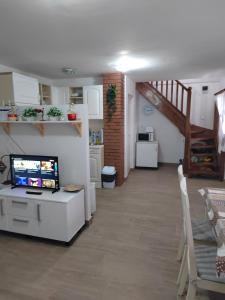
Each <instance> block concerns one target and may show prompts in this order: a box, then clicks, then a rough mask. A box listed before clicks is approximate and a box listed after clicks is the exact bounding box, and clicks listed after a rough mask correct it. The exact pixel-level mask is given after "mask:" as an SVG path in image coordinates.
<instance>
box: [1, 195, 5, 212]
mask: <svg viewBox="0 0 225 300" xmlns="http://www.w3.org/2000/svg"><path fill="white" fill-rule="evenodd" d="M0 201H1V202H0V204H1V205H0V207H1V216H4V215H5V213H4V209H3V199H0Z"/></svg>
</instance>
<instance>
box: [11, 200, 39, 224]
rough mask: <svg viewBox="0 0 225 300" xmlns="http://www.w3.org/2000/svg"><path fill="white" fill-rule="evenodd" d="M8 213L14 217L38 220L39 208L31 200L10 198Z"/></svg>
mask: <svg viewBox="0 0 225 300" xmlns="http://www.w3.org/2000/svg"><path fill="white" fill-rule="evenodd" d="M6 203H7V212H8V214H9V215H12V216H21V217H27V218H34V219H35V218H37V208H36V207H35V203H34V201H33V200H30V199H23V198H20V199H19V198H8V199H7V201H6Z"/></svg>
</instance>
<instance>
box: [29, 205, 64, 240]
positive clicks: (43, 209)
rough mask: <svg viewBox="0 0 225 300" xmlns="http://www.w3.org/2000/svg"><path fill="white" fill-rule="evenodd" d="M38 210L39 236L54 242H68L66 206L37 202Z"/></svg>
mask: <svg viewBox="0 0 225 300" xmlns="http://www.w3.org/2000/svg"><path fill="white" fill-rule="evenodd" d="M35 205H36V209H37V224H38V225H37V227H38V229H37V236H39V237H44V238H48V239H53V240H62V241H63V240H66V236H67V215H66V204H65V203H59V202H48V201H35Z"/></svg>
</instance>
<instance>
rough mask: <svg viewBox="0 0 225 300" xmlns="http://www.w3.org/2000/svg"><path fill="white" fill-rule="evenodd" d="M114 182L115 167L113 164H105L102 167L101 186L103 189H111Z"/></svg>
mask: <svg viewBox="0 0 225 300" xmlns="http://www.w3.org/2000/svg"><path fill="white" fill-rule="evenodd" d="M115 183H116V169H115V167H113V166H105V167H104V168H103V169H102V186H103V188H105V189H113V188H114V187H115Z"/></svg>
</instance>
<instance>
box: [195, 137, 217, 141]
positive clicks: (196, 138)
mask: <svg viewBox="0 0 225 300" xmlns="http://www.w3.org/2000/svg"><path fill="white" fill-rule="evenodd" d="M209 140H210V141H215V137H213V136H201V137H191V141H209Z"/></svg>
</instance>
